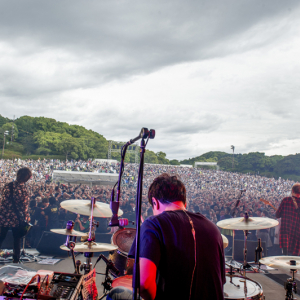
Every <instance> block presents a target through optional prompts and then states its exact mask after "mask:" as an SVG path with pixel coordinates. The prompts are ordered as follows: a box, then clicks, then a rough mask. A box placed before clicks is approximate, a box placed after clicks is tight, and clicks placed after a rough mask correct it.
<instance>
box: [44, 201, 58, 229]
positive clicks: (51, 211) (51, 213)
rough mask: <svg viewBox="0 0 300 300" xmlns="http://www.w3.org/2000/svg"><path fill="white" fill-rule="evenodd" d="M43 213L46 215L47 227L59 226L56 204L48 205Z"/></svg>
mask: <svg viewBox="0 0 300 300" xmlns="http://www.w3.org/2000/svg"><path fill="white" fill-rule="evenodd" d="M44 211H45V215H46V216H48V229H49V230H50V229H54V228H59V220H58V211H59V207H58V205H56V204H52V205H49V206H48V207H47V208H45V210H44Z"/></svg>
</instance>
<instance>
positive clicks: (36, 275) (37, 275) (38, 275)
mask: <svg viewBox="0 0 300 300" xmlns="http://www.w3.org/2000/svg"><path fill="white" fill-rule="evenodd" d="M36 277H38V278H39V280H38V290H39V281H40V280H41V276H40V274H35V275H34V276H33V277H32V278H31V280H30V281H29V282H28V283H27V285H26V287H25V289H24V291H23V293H22V295H21V297H20V300H22V299H23V295H24V294H25V292H26V290H27V289H28V287H29V285H30V283H32V282H33V280H34V279H35V278H36Z"/></svg>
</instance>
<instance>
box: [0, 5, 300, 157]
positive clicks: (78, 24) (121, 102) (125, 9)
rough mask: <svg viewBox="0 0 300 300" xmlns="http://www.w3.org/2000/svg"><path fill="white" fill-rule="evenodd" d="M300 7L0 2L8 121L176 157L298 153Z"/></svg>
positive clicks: (1, 94)
mask: <svg viewBox="0 0 300 300" xmlns="http://www.w3.org/2000/svg"><path fill="white" fill-rule="evenodd" d="M299 54H300V1H299V0H294V1H292V0H291V1H289V0H284V1H282V0H195V1H192V0H185V1H183V0H180V1H179V0H172V1H167V0H165V1H161V0H160V1H158V0H151V1H149V0H147V1H144V0H139V1H125V0H124V1H114V0H110V1H100V0H98V1H96V0H89V1H77V0H72V1H71V0H69V1H65V0H59V1H41V0H35V1H27V0H24V1H23V0H22V1H21V0H18V1H15V0H9V1H7V0H6V1H3V0H0V102H1V110H0V114H1V115H3V116H5V117H9V118H13V115H15V116H16V117H17V118H18V117H20V116H23V115H30V116H45V117H50V118H54V119H56V120H59V121H63V122H68V123H70V124H79V125H82V126H85V127H86V128H88V129H92V130H94V131H96V132H99V133H100V134H102V135H103V136H104V137H105V138H107V139H113V140H120V141H127V140H129V139H130V138H133V137H135V136H137V135H138V133H139V131H140V129H141V127H148V128H149V129H150V128H153V129H155V130H156V137H155V140H151V141H150V142H149V144H148V146H147V147H148V149H150V150H153V151H155V152H157V151H164V152H166V153H167V157H168V158H169V159H173V158H176V159H184V158H191V157H194V156H198V155H201V154H203V153H205V152H207V151H211V150H216V151H226V152H230V151H231V150H230V146H231V145H234V146H235V149H236V152H237V153H247V152H254V151H259V152H265V153H266V154H267V155H273V154H282V155H288V154H295V153H296V152H300V151H299V149H300V136H299V131H300V130H299V126H300V118H299V111H300V101H299V100H300V59H299Z"/></svg>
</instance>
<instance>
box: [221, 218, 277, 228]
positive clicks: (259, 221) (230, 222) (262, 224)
mask: <svg viewBox="0 0 300 300" xmlns="http://www.w3.org/2000/svg"><path fill="white" fill-rule="evenodd" d="M278 223H279V222H278V221H277V220H274V219H270V218H259V217H249V218H248V220H246V219H245V218H244V217H243V218H232V219H226V220H222V221H219V222H218V223H217V226H218V227H220V228H224V229H232V230H258V229H266V228H271V227H274V226H276V225H278Z"/></svg>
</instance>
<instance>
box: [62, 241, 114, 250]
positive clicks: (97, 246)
mask: <svg viewBox="0 0 300 300" xmlns="http://www.w3.org/2000/svg"><path fill="white" fill-rule="evenodd" d="M60 249H62V250H65V251H70V249H69V248H68V247H66V246H65V245H62V246H60ZM116 249H118V246H115V245H112V244H106V243H95V242H91V243H89V242H84V243H78V244H75V247H74V252H105V251H113V250H116Z"/></svg>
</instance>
